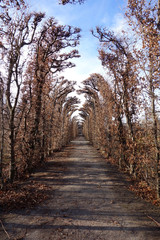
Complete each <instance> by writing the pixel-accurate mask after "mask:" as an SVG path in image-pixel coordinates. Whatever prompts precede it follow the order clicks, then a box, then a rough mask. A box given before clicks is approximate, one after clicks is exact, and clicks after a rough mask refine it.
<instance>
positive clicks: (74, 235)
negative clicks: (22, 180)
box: [0, 137, 160, 240]
mask: <svg viewBox="0 0 160 240" xmlns="http://www.w3.org/2000/svg"><path fill="white" fill-rule="evenodd" d="M33 178H34V180H35V181H40V182H42V183H45V184H48V185H49V186H50V187H51V195H50V198H49V200H47V201H45V202H44V203H43V204H41V205H39V206H38V207H36V208H34V209H32V210H23V211H22V210H21V211H14V212H12V213H10V214H5V215H4V216H3V219H2V220H3V223H4V227H5V229H6V231H7V233H8V234H9V236H10V237H11V239H25V240H33V239H35V240H45V239H46V240H48V239H53V240H63V239H67V240H100V239H101V240H105V239H107V240H112V239H113V240H116V239H117V240H124V239H127V240H131V239H134V240H140V239H142V240H156V239H157V240H159V239H160V227H158V226H157V225H156V224H155V223H154V222H153V221H152V220H151V219H150V218H148V217H147V216H150V217H152V218H154V219H156V220H157V221H159V222H160V209H159V208H156V207H154V206H152V205H151V204H149V203H145V202H144V201H142V200H140V199H138V198H137V197H136V196H135V195H134V194H133V193H132V192H129V191H128V190H127V184H128V183H127V181H126V180H125V177H124V176H123V174H121V173H117V171H116V168H115V167H113V166H110V164H108V163H106V162H105V160H104V159H103V158H101V156H100V155H99V154H98V153H97V151H96V150H95V149H94V148H93V147H92V146H91V145H89V143H88V142H87V141H85V140H84V138H83V137H79V138H77V139H76V141H73V142H72V143H71V145H70V146H68V147H67V148H65V149H64V150H63V151H62V152H60V153H57V154H56V158H54V160H52V161H50V162H49V168H48V169H46V170H45V171H44V172H38V173H36V174H35V175H34V176H33ZM0 239H1V240H4V239H8V237H7V235H6V233H5V232H4V230H3V229H1V230H0Z"/></svg>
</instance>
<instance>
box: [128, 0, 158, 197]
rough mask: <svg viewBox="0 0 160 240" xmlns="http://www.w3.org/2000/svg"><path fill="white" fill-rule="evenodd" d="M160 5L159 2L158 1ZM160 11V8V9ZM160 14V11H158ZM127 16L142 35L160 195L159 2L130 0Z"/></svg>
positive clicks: (132, 25) (135, 29)
mask: <svg viewBox="0 0 160 240" xmlns="http://www.w3.org/2000/svg"><path fill="white" fill-rule="evenodd" d="M158 7H159V2H158ZM158 11H159V10H158ZM158 14H159V12H158ZM126 16H127V18H128V20H129V23H130V26H131V27H132V28H133V29H134V31H136V33H137V35H139V36H140V37H141V40H142V47H143V53H142V54H143V59H145V61H144V62H145V65H144V66H145V68H144V66H143V68H142V67H141V69H142V70H143V71H144V74H145V80H146V90H147V92H148V98H149V100H150V109H151V111H150V112H151V118H152V129H153V131H152V134H153V139H154V148H155V149H154V151H155V154H156V157H155V158H156V169H157V170H156V172H157V174H156V175H157V177H156V181H157V183H156V189H157V197H158V198H159V196H160V146H159V140H158V131H159V130H158V115H157V113H158V104H156V103H157V102H158V98H157V92H159V90H160V89H159V40H160V35H159V32H158V29H157V4H155V1H153V0H152V1H150V2H147V1H146V2H144V1H142V0H139V1H137V3H136V4H135V2H134V1H132V0H129V1H128V11H127V12H126Z"/></svg>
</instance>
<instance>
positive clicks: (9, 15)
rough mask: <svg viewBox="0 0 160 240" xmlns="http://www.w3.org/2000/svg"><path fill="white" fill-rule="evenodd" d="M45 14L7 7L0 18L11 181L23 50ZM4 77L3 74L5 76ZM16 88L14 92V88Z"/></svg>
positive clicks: (13, 169) (24, 7) (22, 7)
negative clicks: (27, 12) (7, 111)
mask: <svg viewBox="0 0 160 240" xmlns="http://www.w3.org/2000/svg"><path fill="white" fill-rule="evenodd" d="M43 17H44V14H42V13H29V14H26V6H24V5H23V6H21V8H20V9H19V8H18V9H17V7H15V8H14V12H13V11H12V10H10V8H7V7H5V8H4V11H3V12H2V14H1V16H0V22H1V26H2V29H1V31H0V35H1V39H2V45H3V48H1V54H2V55H3V56H4V57H3V59H4V61H5V67H4V68H5V71H6V76H5V78H6V80H5V84H6V101H7V106H8V110H9V129H10V154H11V168H10V181H11V182H12V181H13V179H14V176H15V149H14V148H15V141H16V139H15V129H16V126H15V118H16V108H17V105H18V100H19V96H20V88H21V84H22V77H23V68H24V60H23V58H22V50H23V49H24V48H25V46H29V45H30V44H32V42H33V40H34V36H35V32H36V29H37V27H38V24H39V22H41V20H42V18H43ZM3 75H4V74H3ZM13 88H14V92H12V89H13Z"/></svg>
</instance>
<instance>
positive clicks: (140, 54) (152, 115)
mask: <svg viewBox="0 0 160 240" xmlns="http://www.w3.org/2000/svg"><path fill="white" fill-rule="evenodd" d="M126 18H127V20H128V23H129V27H130V28H129V31H127V32H126V31H125V29H124V30H123V31H122V34H121V35H120V34H119V35H116V34H115V33H114V32H112V31H107V30H106V29H102V28H98V27H97V29H96V31H92V34H93V35H94V36H95V37H96V38H97V39H98V40H99V42H100V46H101V47H100V49H99V58H100V60H101V62H102V65H103V66H104V68H105V69H106V72H107V77H105V78H104V77H103V76H101V75H99V74H92V75H91V76H90V77H89V78H88V79H86V80H85V81H84V82H83V84H84V88H83V89H82V90H80V92H81V93H85V95H86V102H85V103H84V105H83V107H82V108H81V113H80V115H81V117H82V119H83V132H84V135H85V136H86V138H87V139H89V140H90V141H92V143H93V144H94V145H95V146H96V147H97V148H98V149H100V150H101V152H102V153H104V154H105V155H106V154H107V157H108V158H109V159H110V160H111V161H114V162H115V163H116V164H118V165H119V167H120V168H124V169H127V170H128V171H129V172H130V174H132V175H134V176H135V177H136V178H139V179H141V180H142V181H145V182H146V183H147V184H149V185H150V186H151V187H152V188H153V189H154V190H155V191H156V193H157V197H158V198H159V197H160V128H159V127H160V126H159V123H160V122H159V121H160V119H159V112H160V108H159V107H160V105H159V104H160V102H159V101H160V99H159V93H160V72H159V69H160V34H159V32H158V27H157V22H158V14H157V2H156V1H154V0H151V1H143V0H137V1H135V0H128V7H127V10H126Z"/></svg>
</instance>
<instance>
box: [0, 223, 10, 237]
mask: <svg viewBox="0 0 160 240" xmlns="http://www.w3.org/2000/svg"><path fill="white" fill-rule="evenodd" d="M0 223H1V225H2V228H3V230H4V232H5V233H6V235H7V237H8V239H11V238H10V236H9V234H8V232H7V231H6V229H5V227H4V225H3V223H2V220H0Z"/></svg>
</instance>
